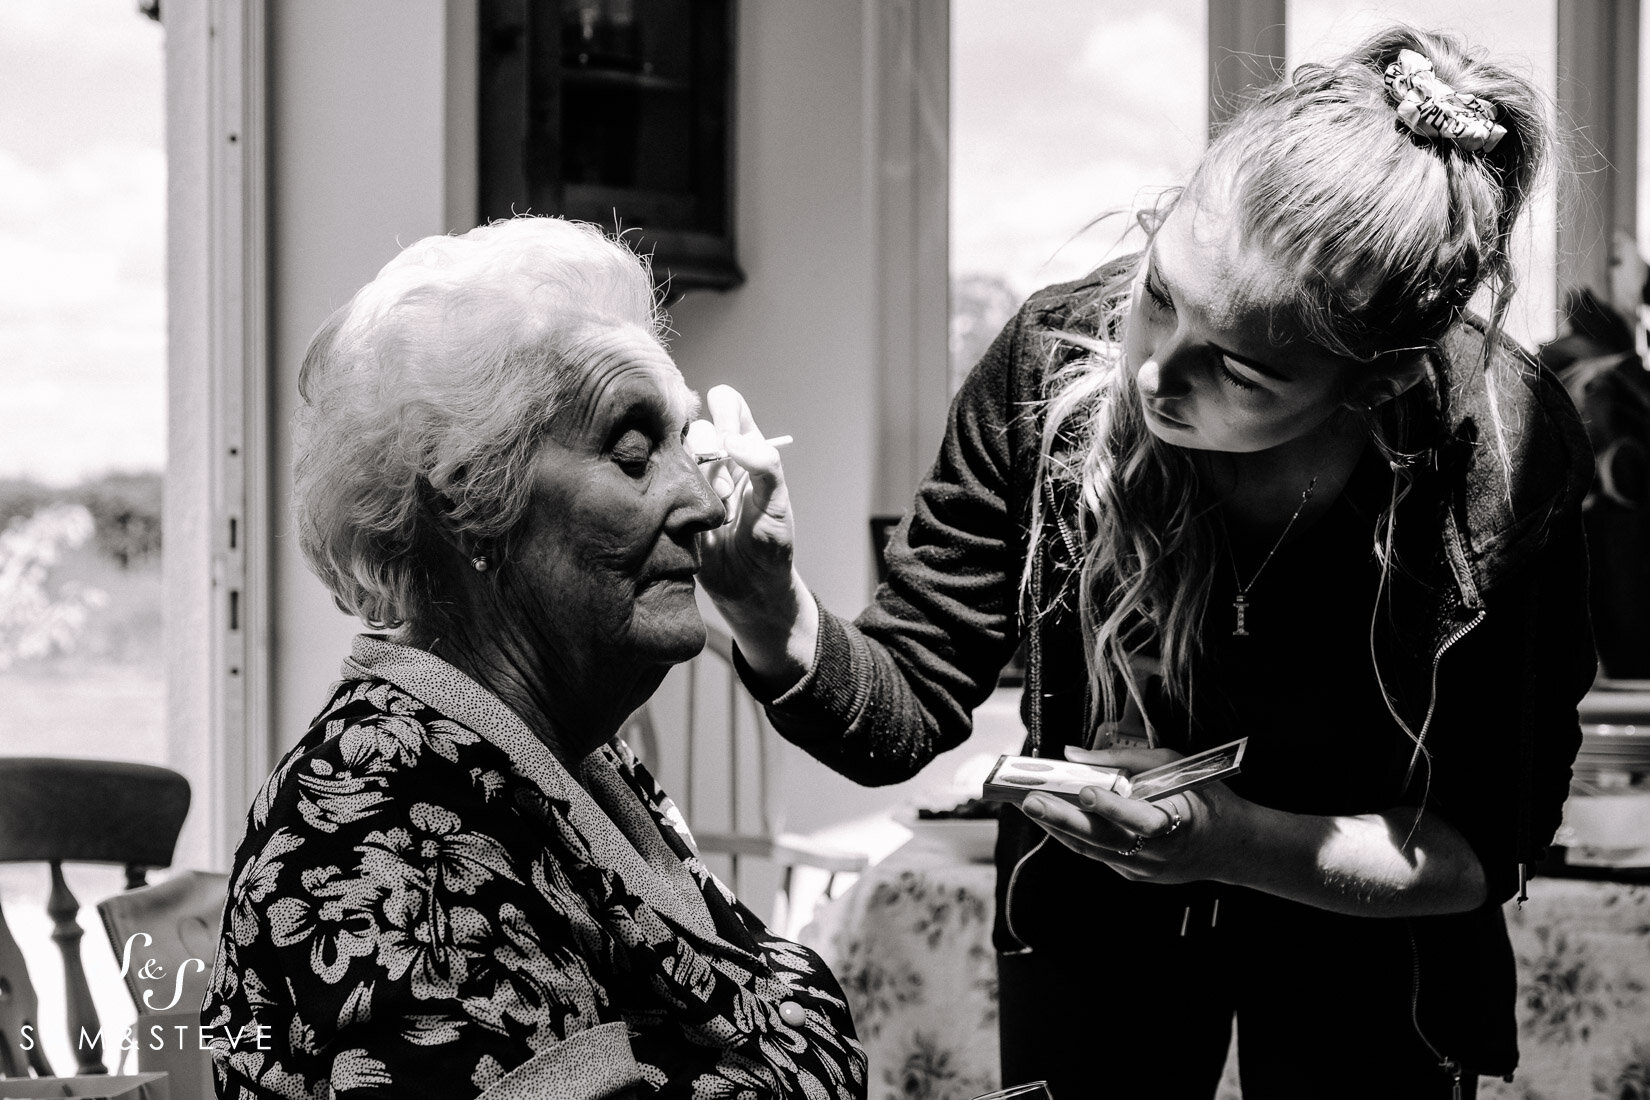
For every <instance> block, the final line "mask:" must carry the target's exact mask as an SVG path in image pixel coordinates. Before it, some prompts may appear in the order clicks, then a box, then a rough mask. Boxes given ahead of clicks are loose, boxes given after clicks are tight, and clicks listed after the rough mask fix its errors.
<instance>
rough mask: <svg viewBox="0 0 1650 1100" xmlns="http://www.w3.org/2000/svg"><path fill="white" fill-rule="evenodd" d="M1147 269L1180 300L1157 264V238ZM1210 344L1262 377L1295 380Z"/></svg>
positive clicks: (1164, 289)
mask: <svg viewBox="0 0 1650 1100" xmlns="http://www.w3.org/2000/svg"><path fill="white" fill-rule="evenodd" d="M1146 269H1147V277H1148V278H1152V279H1156V280H1157V289H1158V290H1160V291H1161V292H1162V293H1164V294H1166V295H1168V296H1169V298H1171V299H1173V300H1175V301H1179V298H1178V296H1177V295H1176V294H1175V292H1174V286H1173V285H1172V284H1171V283H1170V282H1169V281H1168V280H1167V279H1165V278H1164V277H1163V270H1162V269H1161V268H1160V267H1158V266H1157V241H1156V240H1153V241H1152V244H1151V247H1150V248H1149V249H1147V251H1146ZM1209 346H1210V347H1211V348H1213V349H1214V350H1215V351H1216V352H1219V353H1220V354H1221V355H1224V356H1226V358H1228V359H1230V360H1232V361H1233V362H1234V363H1241V364H1242V365H1243V366H1245V367H1248V368H1249V369H1250V370H1252V371H1254V372H1255V373H1256V374H1258V375H1260V376H1261V377H1262V378H1270V379H1271V380H1272V381H1274V382H1291V381H1293V379H1292V378H1291V377H1290V376H1289V375H1287V374H1284V373H1282V372H1281V371H1279V370H1278V369H1277V368H1276V367H1269V366H1267V365H1266V364H1265V363H1262V362H1260V361H1259V360H1257V359H1251V358H1249V357H1248V356H1247V355H1239V354H1238V353H1237V352H1235V351H1231V350H1229V349H1227V348H1223V347H1221V346H1220V345H1219V344H1214V343H1211V344H1210V345H1209Z"/></svg>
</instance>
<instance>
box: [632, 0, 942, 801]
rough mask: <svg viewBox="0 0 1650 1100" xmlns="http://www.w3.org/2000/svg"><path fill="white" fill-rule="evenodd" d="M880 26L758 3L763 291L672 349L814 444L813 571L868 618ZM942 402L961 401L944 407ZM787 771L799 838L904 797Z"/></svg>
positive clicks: (840, 13)
mask: <svg viewBox="0 0 1650 1100" xmlns="http://www.w3.org/2000/svg"><path fill="white" fill-rule="evenodd" d="M875 15H876V5H875V4H874V3H873V2H872V0H866V2H865V3H863V4H856V3H831V4H805V3H800V2H785V3H754V2H746V3H743V4H741V5H740V7H739V69H738V86H737V110H738V119H737V142H736V146H735V148H736V155H737V176H736V191H735V201H736V206H737V209H738V221H737V226H736V232H737V248H738V257H739V262H740V264H741V265H742V266H743V267H744V270H745V275H746V282H745V285H744V286H742V287H739V288H738V289H736V290H733V291H729V292H725V293H715V292H710V291H698V292H690V293H688V294H687V295H686V296H685V297H684V298H683V299H682V301H680V302H679V303H677V304H676V306H675V307H674V308H673V309H672V311H671V312H672V321H673V324H674V327H675V329H676V331H677V332H678V334H679V335H678V336H677V337H676V339H675V340H674V342H673V344H672V352H673V353H674V355H675V357H676V361H677V363H678V364H679V365H680V366H681V368H682V371H683V373H684V374H685V375H686V377H687V379H688V382H689V384H690V385H692V386H693V387H694V388H695V389H698V390H699V391H700V392H704V391H705V390H708V389H709V388H710V387H711V386H713V385H715V384H717V383H719V382H721V383H727V384H730V385H732V386H734V387H736V388H737V389H739V390H740V392H742V393H743V394H744V395H745V397H746V399H747V401H748V402H749V403H750V406H751V410H752V412H753V414H754V415H755V417H756V420H757V423H758V424H760V425H761V426H762V429H763V431H765V432H766V433H768V434H770V435H779V434H789V435H793V436H795V437H796V442H795V443H794V444H792V445H791V446H790V447H788V448H786V450H785V451H784V452H783V454H784V461H785V474H786V480H787V483H788V484H789V487H790V491H791V496H792V500H793V503H794V506H795V509H796V515H797V526H798V542H799V545H798V551H797V562H798V566H799V568H800V569H801V571H802V575H803V576H804V577H805V578H807V580H808V582H809V584H810V585H811V586H812V587H813V589H814V591H815V593H816V594H817V595H818V596H819V597H820V598H821V600H822V601H823V602H824V603H825V605H826V606H828V607H830V608H832V609H834V610H836V611H838V612H840V613H843V614H846V615H850V616H851V615H853V614H855V613H857V612H858V610H859V609H860V608H861V607H862V606H864V604H865V602H866V599H867V596H868V595H869V592H870V578H871V576H872V555H871V542H870V535H869V530H868V526H867V520H868V518H869V516H870V515H871V513H872V511H873V510H874V508H873V504H874V500H875V496H876V491H877V484H878V480H877V479H878V474H877V469H876V463H877V462H878V455H879V453H880V451H881V447H879V440H878V409H879V401H880V399H881V395H880V385H881V367H880V365H879V360H880V359H881V346H880V342H879V340H880V337H879V331H878V319H879V313H880V310H881V306H882V303H881V302H879V301H878V300H877V297H876V288H877V284H878V274H879V271H880V270H881V264H882V263H883V259H882V257H881V256H879V244H880V242H879V241H878V240H877V238H876V224H877V222H876V204H877V203H878V201H879V198H880V197H881V196H879V194H878V190H877V188H878V187H879V185H880V184H881V180H880V178H879V174H878V169H877V164H876V160H877V156H878V131H877V127H878V125H879V124H880V120H879V118H878V110H879V105H878V104H877V103H876V102H875V101H874V97H875V95H876V94H877V93H876V89H877V81H875V80H873V79H871V78H870V74H868V72H867V64H868V63H869V59H872V58H875V57H876V56H878V55H877V50H876V44H875V43H874V42H873V41H872V40H871V36H872V35H875V34H876V33H877V32H878V27H877V24H876V22H875ZM941 274H942V277H943V272H942V273H941ZM942 324H943V321H942ZM942 385H943V383H942ZM936 399H937V400H938V401H939V402H940V403H942V404H943V401H944V395H943V392H941V393H939V394H937V395H936ZM679 681H680V677H675V678H673V680H672V681H670V682H667V684H666V685H665V687H664V688H662V689H661V691H660V693H659V695H658V696H657V697H656V699H655V711H656V713H657V714H659V715H661V716H666V717H667V720H666V721H664V722H662V723H661V729H660V734H661V740H662V741H663V742H664V745H663V746H662V747H663V749H664V760H665V762H666V766H665V767H664V768H663V774H662V777H661V778H662V781H663V782H665V783H666V784H667V785H672V786H674V787H684V786H685V784H684V783H683V782H682V779H681V776H680V765H679V763H677V762H676V760H675V758H674V757H673V756H672V753H671V750H672V746H671V745H670V743H669V742H670V737H671V732H672V731H671V728H670V724H669V721H668V716H669V715H670V714H672V712H673V708H674V707H676V706H677V705H678V704H677V699H678V695H677V694H676V692H677V688H678V686H679ZM749 758H750V757H749V755H748V754H747V756H746V759H747V760H748V759H749ZM696 770H697V772H698V774H697V775H696V777H695V778H696V779H697V780H698V781H699V782H698V786H699V787H700V788H702V789H701V791H700V793H699V798H700V805H699V806H698V807H694V806H688V807H687V810H688V813H689V815H690V823H692V824H694V825H695V826H696V827H698V828H700V829H705V828H708V827H714V826H720V825H721V824H722V822H720V821H718V820H716V818H715V817H714V816H713V815H714V813H716V812H718V811H719V809H720V808H719V807H716V808H715V809H713V806H714V805H715V800H714V798H712V797H711V794H712V791H713V790H714V787H713V785H714V784H716V783H717V782H718V780H719V779H721V778H722V777H720V776H718V775H716V774H713V773H712V772H709V771H707V770H706V768H705V767H704V766H703V765H701V766H699V767H698V768H697V769H696ZM771 770H772V772H773V774H774V778H775V781H776V793H777V794H778V796H779V797H778V798H777V800H776V805H777V806H778V807H779V809H780V810H781V812H782V814H783V822H784V825H785V827H786V828H788V829H791V830H795V831H799V832H806V831H810V830H812V829H814V828H818V827H821V826H824V825H827V824H832V823H835V822H839V821H842V820H845V819H848V818H852V817H856V816H859V815H862V814H868V813H872V812H875V811H876V810H878V809H880V808H882V807H884V806H886V805H888V803H889V801H890V799H891V797H892V798H897V797H898V795H897V794H895V795H890V793H889V792H887V791H878V790H866V789H864V788H860V787H857V786H855V785H854V784H852V783H850V782H848V781H847V780H845V779H842V778H841V777H839V776H837V775H836V774H835V773H833V772H830V771H828V770H827V769H825V768H824V767H823V766H821V765H819V764H818V763H816V762H815V761H813V760H812V758H810V757H808V756H807V755H805V754H804V753H802V752H800V751H798V750H796V749H793V748H791V747H790V746H789V745H782V746H781V747H780V750H779V751H778V753H777V754H776V757H775V759H774V761H773V763H772V765H771ZM747 820H748V819H747Z"/></svg>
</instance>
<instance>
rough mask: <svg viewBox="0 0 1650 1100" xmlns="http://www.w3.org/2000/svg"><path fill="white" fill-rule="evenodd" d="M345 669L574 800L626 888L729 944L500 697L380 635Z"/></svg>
mask: <svg viewBox="0 0 1650 1100" xmlns="http://www.w3.org/2000/svg"><path fill="white" fill-rule="evenodd" d="M343 675H344V676H345V677H346V678H348V679H363V678H365V679H378V680H385V681H388V682H389V683H392V684H394V685H395V686H396V687H398V688H400V689H401V690H403V691H405V692H407V693H408V694H409V695H412V696H414V697H415V698H417V699H419V700H420V701H422V702H423V703H424V704H425V705H427V706H429V707H431V708H432V709H434V710H438V711H440V712H441V713H442V714H444V715H446V716H447V717H448V718H451V719H452V720H453V721H455V722H458V723H460V724H461V725H463V726H466V727H467V728H469V729H471V730H473V731H474V732H475V733H477V734H479V735H480V736H481V737H483V738H485V739H486V740H487V741H488V742H489V743H490V744H492V745H493V746H494V747H496V748H498V749H500V750H501V751H502V752H503V753H504V754H505V755H506V756H508V757H509V758H510V763H511V764H512V765H513V766H514V767H515V769H516V770H517V771H518V772H520V773H521V774H522V775H523V776H524V777H526V778H527V779H530V780H532V782H533V783H535V784H536V785H537V786H538V788H539V789H540V790H541V791H543V792H544V794H545V795H547V796H548V797H550V798H552V799H556V800H559V801H562V802H565V803H566V804H567V805H568V806H569V811H568V819H569V821H570V822H571V823H572V826H573V828H575V829H577V830H578V832H579V835H580V836H581V837H583V838H584V841H585V843H586V844H587V845H589V848H590V852H591V855H592V856H593V857H594V858H595V860H596V861H597V862H598V863H599V864H601V865H602V866H604V867H606V868H608V869H609V870H611V871H613V872H614V873H615V874H617V875H618V876H619V877H620V878H621V879H622V880H623V881H624V883H625V885H626V887H628V888H629V889H630V890H632V891H634V892H635V893H636V895H637V896H639V897H640V898H641V899H642V900H644V901H645V902H647V904H648V905H649V906H651V907H652V908H653V909H654V910H655V911H656V912H658V913H661V914H663V915H665V916H667V917H668V918H669V919H670V920H671V922H672V923H673V924H675V925H676V926H677V927H678V928H683V929H687V930H689V931H691V932H693V933H694V934H695V935H696V936H699V937H701V938H704V939H706V940H709V941H711V942H715V943H720V944H723V945H724V946H727V947H731V946H732V945H730V944H726V942H725V941H724V940H723V939H722V937H721V936H719V935H717V933H716V929H715V927H714V926H713V925H712V924H711V923H710V922H709V913H708V911H707V910H706V909H705V907H704V904H703V903H702V902H701V904H699V905H692V904H688V899H686V898H683V897H682V896H681V895H680V894H679V893H678V892H677V890H676V889H675V888H674V886H673V884H672V883H671V882H670V881H669V879H667V878H666V877H665V875H664V874H663V873H661V872H660V871H659V870H658V869H657V868H655V867H654V866H653V865H652V864H650V863H648V861H647V860H646V859H645V858H644V857H643V856H642V854H641V853H640V852H638V851H637V850H636V846H635V845H634V844H632V843H631V842H630V839H629V838H628V837H626V836H625V835H624V833H623V832H622V831H621V830H620V829H619V827H618V826H617V825H615V824H614V823H613V821H612V819H611V818H609V817H608V816H607V814H606V813H605V812H604V811H603V810H602V809H601V807H600V806H598V805H597V804H596V801H595V800H594V799H593V798H591V797H590V794H589V792H587V791H586V790H585V789H584V787H582V786H580V785H579V784H578V783H577V782H576V781H575V780H574V779H573V777H572V776H571V775H569V774H568V772H567V769H566V768H564V767H562V764H561V761H559V760H557V759H556V757H555V755H554V754H553V753H552V752H551V751H550V749H549V748H548V747H547V746H546V745H545V744H544V742H543V741H540V740H539V739H538V738H537V737H535V736H534V735H533V732H532V731H531V730H529V729H528V728H527V725H526V723H524V722H523V721H522V720H521V718H520V717H519V716H517V714H516V713H515V712H514V711H513V710H511V709H510V708H509V707H507V706H505V705H504V702H503V701H502V700H500V699H499V697H498V696H496V695H494V694H493V693H492V692H490V691H488V690H487V689H486V688H484V687H482V686H481V685H480V684H478V683H476V682H475V681H474V680H472V679H471V678H470V677H468V676H466V675H465V674H464V673H462V672H460V671H459V670H458V669H457V668H454V667H453V666H452V665H450V664H448V663H447V662H446V661H443V660H442V659H441V658H440V657H437V656H435V655H434V654H433V653H429V652H427V651H425V650H422V649H415V648H413V647H411V646H404V645H399V644H397V643H395V642H392V641H390V640H388V639H387V638H385V637H384V636H383V635H381V634H358V635H356V638H355V641H354V643H353V645H352V646H351V647H350V655H349V656H348V657H346V658H345V659H344V665H343ZM585 767H586V768H598V769H606V770H609V771H611V770H613V763H612V761H611V758H610V757H609V755H608V754H607V753H602V752H596V753H593V754H591V757H590V760H589V762H588V763H587V764H586V765H585ZM693 900H699V899H693ZM735 950H737V949H735Z"/></svg>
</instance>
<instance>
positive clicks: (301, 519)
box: [293, 217, 662, 627]
mask: <svg viewBox="0 0 1650 1100" xmlns="http://www.w3.org/2000/svg"><path fill="white" fill-rule="evenodd" d="M627 326H628V327H633V328H636V329H639V330H641V331H642V332H644V333H645V334H647V335H648V336H649V337H650V338H653V339H659V338H660V336H661V333H662V319H661V315H660V313H659V311H658V309H657V307H656V303H655V299H654V295H653V286H652V282H651V280H650V278H649V274H648V268H647V263H646V261H645V260H643V259H642V258H640V257H638V256H637V255H635V254H634V253H632V252H631V251H630V250H629V249H628V248H626V247H624V245H622V244H621V243H619V242H616V241H614V240H612V239H610V238H608V237H606V236H604V235H603V234H602V231H601V230H600V229H598V228H597V227H595V226H593V225H585V224H582V223H578V222H569V221H563V220H561V219H558V218H530V217H522V218H514V219H511V220H508V221H501V222H496V223H494V224H492V225H487V226H482V227H480V228H478V229H472V230H471V231H470V232H468V233H465V234H463V235H461V236H438V237H426V238H424V239H423V240H420V241H416V242H414V243H413V244H411V245H409V246H407V247H406V248H405V249H404V250H402V252H401V253H400V255H398V256H396V257H395V259H393V260H391V261H390V262H389V263H388V264H386V265H384V268H383V270H381V271H380V272H379V273H378V275H377V277H376V278H374V279H373V281H372V282H370V283H368V284H367V285H366V286H364V287H362V288H361V290H360V291H358V292H357V293H356V295H355V296H354V297H353V298H351V299H350V301H349V302H348V304H346V305H344V306H342V307H341V308H339V309H338V310H337V312H335V313H334V314H333V315H332V316H331V317H330V318H328V319H327V321H326V323H325V324H324V325H322V326H321V328H320V330H319V331H318V332H317V333H316V334H315V336H314V338H313V339H312V340H311V341H310V345H309V350H308V352H307V353H306V355H305V357H304V364H303V368H302V371H301V373H300V375H299V380H298V390H299V393H300V395H301V398H302V402H301V404H300V406H299V409H298V412H297V414H296V416H295V418H294V436H295V443H296V452H297V457H296V469H295V486H294V495H293V503H294V511H295V513H296V519H297V525H298V540H299V545H300V547H301V548H302V549H303V552H304V557H305V558H306V559H307V560H308V562H309V565H310V568H311V569H313V570H314V571H315V574H316V575H317V576H318V577H320V579H321V581H322V582H323V583H324V584H325V585H326V586H327V588H328V589H329V590H330V591H331V592H332V596H333V599H334V601H335V602H336V603H337V604H338V606H339V607H340V608H341V609H342V610H343V611H345V612H346V613H349V614H352V615H356V616H358V617H359V618H361V619H363V620H364V621H366V622H367V623H369V624H371V625H374V626H392V627H393V626H399V625H401V624H404V623H407V622H415V621H419V620H421V619H430V618H434V617H437V616H438V615H439V607H440V599H439V596H438V594H437V592H436V591H435V586H434V584H433V565H434V560H435V557H434V556H435V554H436V553H437V552H438V551H439V549H440V548H441V547H442V546H443V545H446V546H449V547H451V546H459V545H466V544H470V545H474V544H481V545H489V546H493V545H502V544H506V543H507V542H508V537H509V535H510V534H511V532H512V531H513V530H514V529H515V527H516V526H517V524H518V523H519V522H520V520H521V518H522V516H523V514H524V513H525V511H526V508H527V504H528V500H529V496H530V492H531V487H532V486H531V481H530V477H529V474H530V471H531V467H532V461H533V456H534V454H535V452H536V450H537V445H538V443H539V441H540V440H541V438H542V436H543V432H544V430H545V428H546V427H547V426H548V425H549V423H550V422H551V421H552V420H553V419H554V417H555V415H556V413H557V412H558V410H559V409H560V407H561V404H562V400H563V395H564V394H565V393H566V392H567V390H568V384H569V382H570V380H571V379H574V378H576V377H577V376H578V373H579V372H580V371H581V370H582V369H583V365H584V363H585V361H586V356H587V355H588V354H589V349H590V348H592V346H593V341H595V340H597V339H599V338H600V337H601V336H602V335H603V334H604V333H608V332H611V331H612V330H613V329H615V328H620V327H627ZM500 552H501V553H502V552H507V551H505V550H503V549H501V551H500Z"/></svg>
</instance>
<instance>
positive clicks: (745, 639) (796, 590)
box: [715, 568, 819, 698]
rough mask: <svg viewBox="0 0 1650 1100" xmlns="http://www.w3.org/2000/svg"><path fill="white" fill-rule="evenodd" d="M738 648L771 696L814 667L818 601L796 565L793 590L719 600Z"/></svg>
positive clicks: (720, 608) (817, 643) (764, 689)
mask: <svg viewBox="0 0 1650 1100" xmlns="http://www.w3.org/2000/svg"><path fill="white" fill-rule="evenodd" d="M715 603H716V609H717V610H718V611H720V612H721V613H722V617H723V618H724V619H726V620H727V623H728V629H730V630H731V631H732V632H733V638H734V641H736V642H738V643H739V652H740V654H741V655H742V656H743V657H744V658H745V663H746V664H747V665H749V666H750V669H751V671H752V672H754V673H755V674H756V676H757V678H758V680H759V681H760V683H759V684H758V685H756V686H758V687H760V688H761V689H762V690H763V693H764V694H766V695H768V696H769V698H772V697H774V696H777V695H781V694H783V693H784V692H785V691H787V690H789V689H790V688H791V687H793V686H794V685H795V684H796V683H797V681H799V680H801V679H802V677H804V676H806V675H807V674H808V670H809V669H811V668H813V665H814V654H815V651H816V650H817V649H818V647H819V605H818V604H817V603H815V602H814V597H813V593H812V592H810V591H809V590H808V586H807V584H806V583H804V581H803V580H802V575H801V574H800V573H798V572H797V571H796V570H795V569H794V568H793V569H792V570H791V581H790V586H789V587H788V588H785V589H782V590H780V591H777V592H774V593H772V594H769V595H765V596H752V597H750V598H747V599H742V600H716V601H715Z"/></svg>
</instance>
